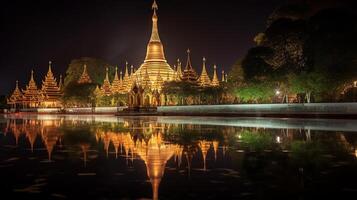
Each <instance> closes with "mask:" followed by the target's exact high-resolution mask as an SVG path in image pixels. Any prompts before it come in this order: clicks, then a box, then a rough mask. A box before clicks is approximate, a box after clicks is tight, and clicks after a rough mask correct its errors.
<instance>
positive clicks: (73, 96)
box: [62, 82, 96, 106]
mask: <svg viewBox="0 0 357 200" xmlns="http://www.w3.org/2000/svg"><path fill="white" fill-rule="evenodd" d="M95 87H96V86H95V84H93V83H90V84H77V83H76V82H72V83H70V84H69V85H67V87H65V88H64V91H63V97H62V100H63V102H64V105H65V106H90V105H91V104H92V100H93V98H94V97H93V91H94V89H95Z"/></svg>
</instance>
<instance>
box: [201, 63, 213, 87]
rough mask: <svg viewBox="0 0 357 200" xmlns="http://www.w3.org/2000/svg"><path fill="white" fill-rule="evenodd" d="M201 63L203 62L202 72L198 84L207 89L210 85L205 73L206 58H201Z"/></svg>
mask: <svg viewBox="0 0 357 200" xmlns="http://www.w3.org/2000/svg"><path fill="white" fill-rule="evenodd" d="M202 61H203V64H202V72H201V76H200V78H199V83H200V85H201V86H202V87H208V86H210V85H211V79H210V78H209V76H208V74H207V71H206V58H205V57H203V59H202Z"/></svg>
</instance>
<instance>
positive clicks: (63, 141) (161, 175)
mask: <svg viewBox="0 0 357 200" xmlns="http://www.w3.org/2000/svg"><path fill="white" fill-rule="evenodd" d="M0 124H1V130H2V133H3V134H1V135H0V169H1V170H0V175H1V177H3V178H2V179H3V180H6V181H2V183H1V185H0V186H1V188H2V191H4V192H5V194H11V195H14V196H16V197H23V196H26V197H27V195H29V194H31V195H32V196H30V197H33V198H83V197H88V198H89V197H90V198H97V199H98V198H109V199H111V198H115V199H117V198H153V199H158V198H159V197H160V198H163V199H168V198H169V199H183V198H184V199H197V198H199V199H200V198H230V199H236V198H248V199H256V198H264V199H265V198H283V197H286V196H289V197H292V196H294V197H296V198H307V197H310V196H313V195H317V194H320V193H321V194H324V195H327V196H328V195H329V192H327V191H329V190H326V189H329V188H330V189H331V192H332V191H335V192H336V193H341V194H346V195H347V194H348V193H349V192H351V191H352V192H353V191H355V192H356V191H357V186H356V185H355V184H354V180H356V178H357V174H356V172H355V171H357V170H355V169H356V157H357V150H356V149H357V137H356V134H357V133H356V132H357V123H356V121H354V120H317V119H312V120H306V119H269V118H222V117H127V118H120V117H115V116H105V115H98V116H89V115H78V116H75V115H20V116H17V115H9V116H4V117H2V118H1V119H0ZM13 177H16V178H13ZM340 180H343V184H341V182H339V181H340ZM337 182H338V184H336V183H337ZM64 183H65V184H64ZM148 184H149V185H151V187H148ZM74 188H75V189H74ZM337 191H339V192H337Z"/></svg>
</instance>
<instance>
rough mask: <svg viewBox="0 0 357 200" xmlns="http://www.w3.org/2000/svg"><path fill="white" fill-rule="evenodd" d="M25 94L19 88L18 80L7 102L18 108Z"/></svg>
mask: <svg viewBox="0 0 357 200" xmlns="http://www.w3.org/2000/svg"><path fill="white" fill-rule="evenodd" d="M22 100H23V94H22V92H21V91H20V89H19V81H16V87H15V90H14V91H13V92H12V94H11V96H10V97H9V98H8V99H7V104H9V105H11V106H12V107H13V108H17V106H18V105H21V104H22Z"/></svg>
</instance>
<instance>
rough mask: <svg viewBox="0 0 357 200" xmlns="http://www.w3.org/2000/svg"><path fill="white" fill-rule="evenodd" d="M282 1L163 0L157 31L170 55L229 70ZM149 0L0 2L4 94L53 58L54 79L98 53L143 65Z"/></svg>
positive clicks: (38, 72) (116, 61) (0, 81)
mask: <svg viewBox="0 0 357 200" xmlns="http://www.w3.org/2000/svg"><path fill="white" fill-rule="evenodd" d="M283 2H285V0H246V1H240V0H239V1H238V0H236V1H230V0H225V1H223V0H221V1H217V0H216V1H208V0H205V1H204V0H158V5H159V11H158V16H159V32H160V37H161V40H162V42H163V44H164V47H165V53H166V59H167V60H168V62H169V63H170V64H171V65H172V64H173V63H174V62H175V60H176V59H177V58H181V60H183V61H184V62H185V61H186V54H185V52H186V49H187V48H190V49H191V53H192V62H193V65H194V67H195V68H196V69H198V72H200V71H201V62H202V61H201V60H202V56H206V58H207V64H208V66H209V67H211V66H212V65H213V63H216V64H217V65H218V67H219V68H222V67H223V68H225V69H229V68H230V66H231V65H232V64H233V63H234V62H235V61H236V60H237V59H239V58H241V57H242V56H244V54H245V53H246V51H247V50H248V49H249V48H250V47H252V46H253V45H254V44H253V37H254V36H255V35H256V34H257V33H258V32H261V31H263V30H264V28H265V23H266V19H267V17H268V15H269V14H270V13H271V12H272V11H273V10H274V9H275V8H276V7H277V6H278V5H281V4H282V3H283ZM151 4H152V0H97V1H90V2H89V1H80V0H48V1H44V2H42V1H16V0H11V1H2V3H1V6H0V15H1V31H0V40H1V43H0V51H1V52H0V55H1V59H0V94H7V93H8V92H10V91H12V89H13V87H14V84H15V80H17V79H18V80H19V81H20V86H24V85H25V84H26V83H27V82H28V79H29V75H30V70H31V69H32V68H33V69H34V70H35V74H36V77H35V78H36V81H37V83H38V84H40V80H41V79H42V78H43V76H44V74H45V73H46V71H47V66H48V64H47V63H48V61H49V60H52V61H53V71H54V73H55V75H56V76H58V75H59V74H60V73H62V74H64V72H65V70H66V68H67V66H68V64H69V62H70V60H71V59H74V58H80V57H87V56H88V57H97V58H102V59H104V60H107V61H108V62H109V63H111V64H118V65H119V66H123V65H124V62H125V60H128V61H129V63H131V64H134V66H135V67H138V66H139V65H140V64H141V63H142V61H143V60H144V57H145V52H146V45H147V42H148V40H149V37H150V32H151V14H152V11H151Z"/></svg>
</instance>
